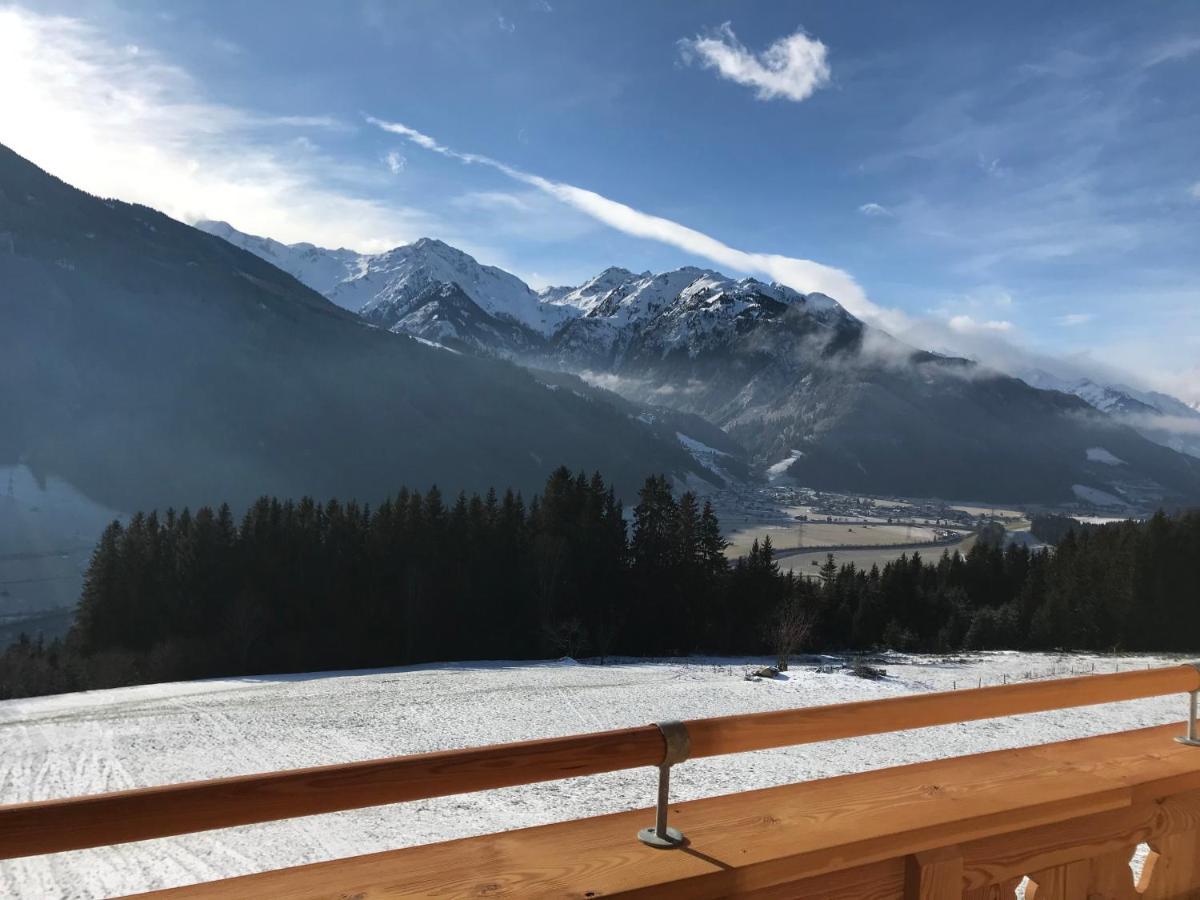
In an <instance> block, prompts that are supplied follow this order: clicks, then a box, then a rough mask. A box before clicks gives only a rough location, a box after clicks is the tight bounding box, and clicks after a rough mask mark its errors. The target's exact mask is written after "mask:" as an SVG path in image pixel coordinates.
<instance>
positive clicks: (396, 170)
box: [383, 150, 408, 175]
mask: <svg viewBox="0 0 1200 900" xmlns="http://www.w3.org/2000/svg"><path fill="white" fill-rule="evenodd" d="M383 161H384V162H385V163H386V164H387V167H388V171H389V172H391V173H392V174H393V175H399V174H400V173H401V172H403V171H404V167H405V166H406V165H408V160H407V159H406V158H405V157H404V154H403V153H400V152H399V151H397V150H389V151H388V152H387V155H386V156H384V158H383Z"/></svg>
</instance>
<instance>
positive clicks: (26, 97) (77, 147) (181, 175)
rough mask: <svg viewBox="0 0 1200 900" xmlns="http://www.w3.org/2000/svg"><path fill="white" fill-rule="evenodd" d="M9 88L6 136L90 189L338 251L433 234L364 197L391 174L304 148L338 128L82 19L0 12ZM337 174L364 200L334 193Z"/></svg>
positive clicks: (407, 214)
mask: <svg viewBox="0 0 1200 900" xmlns="http://www.w3.org/2000/svg"><path fill="white" fill-rule="evenodd" d="M0 84H2V85H3V86H4V87H3V90H0V142H2V143H4V144H6V145H7V146H9V147H11V148H12V149H13V150H14V151H15V152H17V153H20V154H21V155H22V156H25V157H27V158H29V159H31V160H33V161H34V162H35V163H37V164H38V165H39V166H42V167H43V168H45V169H47V170H48V171H50V172H52V173H53V174H55V175H57V176H59V177H60V178H63V179H64V180H66V181H68V182H70V183H71V184H75V185H77V186H79V187H81V188H83V189H84V190H87V191H90V192H91V193H94V194H99V195H101V196H112V197H120V198H121V199H124V200H131V201H134V202H138V203H145V204H148V205H151V206H154V207H156V208H158V209H161V210H163V211H164V212H166V213H167V214H169V215H171V216H174V217H175V218H178V219H183V220H185V221H194V220H196V219H199V218H217V219H225V220H228V221H231V222H234V223H235V224H236V225H237V227H239V228H242V229H244V230H246V231H250V232H253V233H256V234H269V235H271V236H272V237H274V238H277V239H279V240H283V241H300V240H306V241H314V242H317V243H321V244H326V245H328V246H333V247H338V246H346V245H350V246H354V247H356V248H358V249H361V250H383V249H387V248H388V247H392V246H395V245H396V244H398V243H403V242H404V241H408V240H412V239H413V238H415V237H418V236H419V235H421V234H422V233H427V232H429V231H430V230H433V229H432V228H431V227H430V222H429V219H428V217H426V216H424V215H423V214H421V213H418V212H415V211H413V210H409V209H404V208H396V207H388V206H385V205H384V204H382V203H380V202H378V201H376V200H373V199H369V197H370V194H369V189H370V187H371V186H373V185H374V184H375V183H376V182H375V181H374V180H373V179H374V178H376V177H382V175H380V176H371V175H370V174H369V173H367V172H366V171H365V170H358V169H354V168H352V167H347V166H345V165H344V164H341V163H339V162H337V161H335V160H331V159H329V158H327V157H324V156H322V155H321V154H320V152H319V151H318V150H317V149H316V148H315V146H314V145H313V144H312V143H311V142H307V141H297V140H295V138H296V137H297V135H296V134H295V133H294V130H295V129H296V128H320V129H331V128H345V127H346V126H345V125H344V124H343V123H340V122H338V120H336V119H334V118H331V117H327V116H308V115H304V116H295V115H282V116H271V115H263V114H261V113H259V112H256V111H252V110H246V109H242V108H238V107H234V106H230V105H227V104H221V103H215V102H212V101H211V100H209V99H207V98H206V97H205V96H204V92H203V90H202V89H201V86H200V85H199V84H198V83H197V82H196V81H195V80H194V79H193V78H192V77H191V76H190V75H189V74H188V73H187V72H186V71H185V70H183V69H181V68H179V67H178V66H174V65H171V64H170V63H169V62H167V61H165V60H164V59H162V58H161V56H160V55H159V54H157V53H156V52H155V51H154V49H153V48H148V47H146V46H145V45H141V46H139V48H138V51H137V52H136V53H132V52H130V50H129V48H128V47H127V46H126V45H124V44H123V43H121V42H120V41H119V40H117V39H115V38H113V37H112V36H110V35H109V34H108V33H106V32H104V31H102V30H100V29H98V28H94V27H92V26H90V25H87V24H85V23H84V22H81V21H79V20H77V19H71V18H66V17H58V16H48V15H41V14H38V13H33V12H29V11H25V10H23V9H20V8H17V7H4V8H0ZM300 137H303V136H302V135H301V136H300ZM331 173H333V174H336V175H337V176H339V180H340V181H342V182H344V183H345V182H353V181H354V180H356V179H357V180H359V181H360V182H361V183H363V184H364V190H363V195H362V196H355V195H354V194H351V193H347V192H346V190H333V189H330V188H329V187H327V186H326V184H327V179H328V178H329V176H330V174H331Z"/></svg>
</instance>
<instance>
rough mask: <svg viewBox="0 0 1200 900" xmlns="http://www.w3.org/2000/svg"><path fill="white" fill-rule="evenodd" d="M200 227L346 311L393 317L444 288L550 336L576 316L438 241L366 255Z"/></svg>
mask: <svg viewBox="0 0 1200 900" xmlns="http://www.w3.org/2000/svg"><path fill="white" fill-rule="evenodd" d="M196 227H197V228H200V229H201V230H203V231H207V232H209V233H210V234H215V235H217V236H218V237H221V238H224V239H225V240H227V241H229V242H230V243H232V244H235V245H236V246H238V247H241V248H242V249H244V250H249V251H250V252H251V253H254V254H256V255H258V256H261V257H262V258H263V259H265V260H267V261H268V262H271V263H273V264H274V265H276V266H278V267H279V268H281V269H283V270H284V271H285V272H287V273H289V274H291V275H294V276H295V277H296V278H297V279H298V280H300V281H302V282H304V283H305V284H306V285H308V286H309V287H311V288H313V289H314V290H316V291H318V292H320V293H322V294H324V295H325V296H326V297H328V298H329V299H330V300H332V301H333V302H334V303H336V304H337V305H338V306H340V307H342V308H343V309H349V310H353V311H354V312H359V313H362V314H364V315H366V314H376V315H381V316H385V317H386V316H388V315H389V310H390V309H392V308H394V307H397V306H399V307H405V306H407V305H408V304H409V301H411V300H412V298H414V297H415V296H417V295H418V294H421V293H422V292H423V291H426V290H427V289H428V288H430V287H431V286H436V285H443V284H457V285H458V286H459V288H461V289H462V291H463V292H464V293H465V294H466V295H467V297H469V298H470V299H471V301H472V302H474V303H475V304H476V305H477V306H479V307H480V309H481V310H483V311H484V312H485V313H487V314H488V315H489V316H495V317H496V318H499V319H501V320H503V321H507V322H515V323H517V324H520V325H522V326H524V327H526V328H529V329H532V330H533V331H535V332H537V333H539V334H549V333H550V332H551V331H553V330H554V328H555V327H556V326H557V325H558V324H559V322H561V321H562V319H563V318H564V317H567V316H570V315H572V313H571V311H570V310H569V309H567V308H564V307H558V306H555V305H552V304H545V303H542V301H541V298H540V297H539V296H538V295H537V294H536V293H535V292H534V291H533V290H532V289H530V287H529V286H528V285H527V284H525V282H523V281H522V280H521V279H520V278H517V276H515V275H511V274H509V273H508V272H505V271H504V270H503V269H499V268H497V267H495V266H485V265H481V264H480V263H478V262H476V260H475V259H474V258H473V257H471V256H469V255H467V254H466V253H463V252H462V251H461V250H458V249H456V248H454V247H451V246H450V245H449V244H447V243H445V242H443V241H439V240H435V239H433V238H421V239H420V240H418V241H415V242H413V243H411V244H404V245H402V246H400V247H395V248H393V249H391V250H388V251H387V252H385V253H376V254H365V253H356V252H355V251H353V250H345V249H341V250H327V249H323V248H320V247H314V246H313V245H312V244H281V243H279V242H278V241H274V240H271V239H270V238H264V237H258V236H256V235H251V234H245V233H243V232H240V231H238V230H237V229H235V228H233V227H232V226H230V225H229V224H228V223H226V222H213V221H201V222H197V223H196ZM395 318H400V316H398V315H397V316H395ZM422 336H425V337H427V335H422Z"/></svg>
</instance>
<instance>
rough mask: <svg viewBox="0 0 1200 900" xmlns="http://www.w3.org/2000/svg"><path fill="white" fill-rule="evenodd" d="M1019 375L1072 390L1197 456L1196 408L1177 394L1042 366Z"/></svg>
mask: <svg viewBox="0 0 1200 900" xmlns="http://www.w3.org/2000/svg"><path fill="white" fill-rule="evenodd" d="M1021 377H1022V378H1023V380H1024V381H1025V382H1027V383H1028V384H1030V385H1032V386H1033V387H1037V388H1041V389H1043V390H1052V391H1061V392H1062V393H1064V394H1074V395H1075V396H1076V397H1079V398H1080V399H1081V400H1083V401H1085V402H1086V403H1088V404H1089V405H1091V406H1093V407H1095V408H1096V409H1098V410H1100V411H1101V412H1105V413H1108V414H1109V415H1110V416H1113V417H1114V418H1116V419H1118V420H1120V421H1123V422H1125V423H1127V424H1128V425H1130V426H1131V427H1133V428H1136V429H1137V430H1138V431H1139V432H1140V433H1142V434H1143V435H1145V436H1146V437H1147V438H1149V439H1150V440H1152V441H1154V442H1155V443H1158V444H1162V445H1163V446H1164V447H1170V448H1171V449H1172V450H1176V451H1178V452H1180V453H1187V454H1188V455H1190V456H1197V457H1200V411H1197V410H1196V409H1194V408H1193V407H1192V406H1190V405H1188V404H1187V403H1184V402H1183V401H1182V400H1180V399H1178V398H1177V397H1172V396H1171V395H1169V394H1164V393H1162V392H1161V391H1144V390H1139V389H1137V388H1134V387H1130V386H1129V385H1127V384H1100V383H1097V382H1095V381H1093V380H1092V379H1090V378H1083V379H1079V380H1069V379H1065V378H1059V377H1058V376H1056V375H1052V374H1051V373H1049V372H1046V371H1045V370H1043V369H1035V370H1033V371H1030V372H1026V373H1024V374H1023V375H1022V376H1021Z"/></svg>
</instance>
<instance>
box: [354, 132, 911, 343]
mask: <svg viewBox="0 0 1200 900" xmlns="http://www.w3.org/2000/svg"><path fill="white" fill-rule="evenodd" d="M367 121H368V122H370V123H371V124H372V125H375V126H377V127H379V128H382V129H383V130H384V131H388V132H391V133H392V134H399V135H402V136H403V137H406V138H408V139H409V140H410V141H412V142H413V143H415V144H417V145H418V146H420V147H424V148H425V149H427V150H432V151H433V152H435V153H440V154H442V155H443V156H448V157H450V158H452V159H457V160H460V161H461V162H464V163H470V164H475V165H483V166H488V167H490V168H493V169H496V170H497V171H499V172H503V173H504V174H505V175H507V176H508V177H509V178H512V179H513V180H515V181H519V182H521V183H523V184H527V185H530V186H531V187H535V188H537V189H538V190H539V191H542V192H543V193H545V194H548V195H550V196H551V197H554V198H556V199H557V200H559V201H561V202H562V203H565V204H567V205H568V206H572V207H574V208H575V209H577V210H579V211H580V212H583V213H585V214H586V215H588V216H590V217H591V218H593V219H595V220H597V221H599V222H603V223H604V224H605V225H608V226H609V227H611V228H615V229H616V230H618V231H621V232H624V233H625V234H630V235H633V236H634V237H640V238H647V239H649V240H653V241H659V242H661V243H664V244H668V245H670V246H672V247H677V248H679V249H680V250H684V251H686V252H688V253H691V254H694V255H696V256H700V257H703V258H705V259H708V260H711V261H712V262H714V263H716V264H717V265H719V266H724V267H727V268H729V269H732V270H734V271H737V272H753V273H756V274H761V275H765V276H767V277H768V278H771V279H773V280H775V281H778V282H781V283H782V284H786V285H788V286H790V287H792V288H795V289H796V290H798V291H801V292H802V293H812V292H819V293H822V294H828V295H829V296H831V297H833V298H835V299H836V300H838V301H839V302H840V303H841V304H842V305H843V306H845V307H846V308H847V309H848V310H850V312H852V313H854V314H855V315H857V316H860V317H862V318H866V319H870V320H872V321H874V322H875V323H876V324H879V325H881V326H882V327H885V328H899V327H903V326H904V323H905V321H906V317H905V316H904V315H903V314H902V313H899V312H897V311H895V310H887V309H883V308H881V307H879V306H876V305H875V304H874V303H872V302H871V301H870V300H868V299H867V296H866V294H865V293H864V292H863V289H862V288H861V287H860V286H859V284H858V282H856V281H855V280H854V278H853V276H851V275H850V274H849V273H848V272H845V271H843V270H842V269H837V268H834V267H832V266H826V265H823V264H822V263H818V262H814V261H813V260H810V259H796V258H795V257H791V256H781V255H779V254H775V253H752V252H748V251H745V250H738V249H736V248H734V247H730V246H729V245H728V244H725V243H722V242H721V241H719V240H717V239H716V238H714V237H711V236H710V235H707V234H704V233H703V232H701V231H697V230H695V229H694V228H689V227H687V226H686V225H681V224H680V223H678V222H674V221H672V220H670V219H665V218H663V217H661V216H655V215H652V214H650V213H647V212H642V211H641V210H639V209H635V208H633V207H632V206H627V205H626V204H624V203H620V202H618V201H616V200H611V199H609V198H608V197H605V196H603V195H601V194H597V193H596V192H595V191H589V190H587V189H586V188H581V187H576V186H575V185H572V184H566V183H564V182H561V181H551V180H550V179H548V178H543V177H541V176H540V175H533V174H531V173H529V172H524V171H522V170H520V169H516V168H513V167H512V166H510V165H507V164H506V163H502V162H499V161H498V160H495V159H492V158H490V157H487V156H482V155H480V154H477V153H463V152H461V151H458V150H453V149H451V148H450V147H447V146H446V145H445V144H442V143H440V142H439V141H437V140H435V139H434V138H432V137H430V136H429V135H427V134H422V133H421V132H419V131H417V130H416V129H414V128H409V127H408V126H407V125H403V124H401V123H399V122H385V121H383V120H382V119H377V118H374V117H368V119H367Z"/></svg>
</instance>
